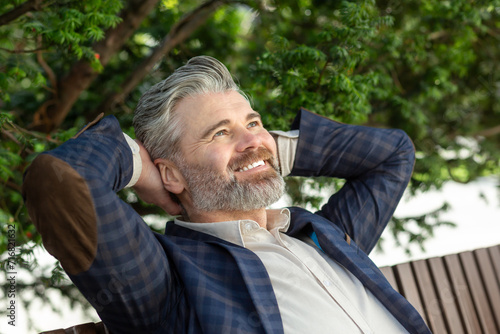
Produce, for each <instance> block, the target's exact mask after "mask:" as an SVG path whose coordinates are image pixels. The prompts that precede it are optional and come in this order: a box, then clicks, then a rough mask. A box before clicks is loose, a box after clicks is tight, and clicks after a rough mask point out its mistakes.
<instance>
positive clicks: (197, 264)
mask: <svg viewBox="0 0 500 334" xmlns="http://www.w3.org/2000/svg"><path fill="white" fill-rule="evenodd" d="M134 127H135V130H136V135H137V138H138V142H134V141H132V140H131V139H130V138H127V137H126V136H124V135H123V134H122V133H121V131H120V128H119V124H118V122H117V120H116V119H114V118H113V117H107V118H105V119H103V120H101V121H98V122H96V123H95V124H93V123H91V124H89V125H88V126H87V128H85V129H84V130H82V131H81V132H80V133H79V134H78V135H77V136H76V138H75V139H73V140H70V141H68V142H67V143H65V144H63V145H61V146H60V147H59V148H57V149H55V150H53V151H51V152H47V153H45V154H42V155H40V156H39V157H37V159H35V161H34V162H33V164H32V165H31V167H30V168H29V169H28V171H27V172H26V175H25V182H24V185H23V193H24V196H25V199H26V205H27V207H28V210H29V213H30V216H31V217H32V219H33V221H34V223H35V225H36V226H37V228H38V230H39V231H40V233H41V235H42V238H43V241H44V245H45V247H46V248H47V250H48V251H49V252H50V253H51V254H53V255H54V256H56V257H57V258H58V259H59V260H60V262H61V264H62V266H63V267H64V269H65V270H66V272H67V273H68V275H69V277H70V278H71V279H72V281H73V282H74V283H75V285H76V286H77V287H78V288H79V289H80V290H81V291H82V293H83V294H84V295H85V296H86V298H87V299H88V300H89V301H90V303H91V304H92V305H93V306H94V307H95V308H96V310H97V312H98V313H99V315H100V317H101V318H102V319H103V321H104V323H105V324H106V326H107V327H108V328H109V329H110V331H111V332H113V333H202V332H203V333H283V332H285V333H384V334H385V333H406V332H409V333H429V330H428V328H427V326H426V325H425V323H424V321H423V320H422V319H421V317H420V316H419V314H418V313H417V312H416V311H415V309H414V308H413V307H412V306H411V305H410V304H409V303H408V302H407V301H406V300H405V299H404V298H403V297H402V296H401V295H399V294H398V293H397V292H396V291H394V290H393V289H392V288H391V286H390V285H389V283H388V282H387V280H386V279H385V278H384V276H383V275H382V273H381V272H380V271H379V270H378V268H377V267H376V266H375V265H374V264H373V262H371V260H370V259H369V258H368V256H367V255H366V254H367V253H369V252H370V250H371V249H372V248H373V247H374V246H375V244H376V242H377V240H378V238H379V237H380V234H381V233H382V230H383V229H384V227H385V225H386V224H387V222H388V220H389V219H390V217H391V215H392V213H393V211H394V210H395V207H396V205H397V203H398V201H399V199H400V198H401V196H402V194H403V191H404V189H405V187H406V185H407V183H408V180H409V177H410V175H411V172H412V168H413V162H414V149H413V145H412V143H411V141H410V140H409V138H408V137H407V136H406V135H405V134H404V133H403V132H402V131H399V130H385V129H373V128H367V127H359V126H351V125H345V124H339V123H336V122H333V121H331V120H329V119H326V118H323V117H320V116H318V115H315V114H313V113H311V112H308V111H306V110H301V111H300V112H299V115H298V116H297V119H296V120H295V122H294V125H293V126H292V129H293V130H292V131H291V132H289V133H283V132H277V133H274V134H273V135H271V134H270V133H269V132H267V131H266V130H265V129H264V127H263V124H262V121H261V119H260V115H259V114H258V113H257V112H256V111H254V110H253V109H252V108H251V106H250V104H249V103H248V101H247V99H246V98H245V97H244V95H243V94H242V93H241V92H240V91H239V88H238V87H237V86H236V85H235V84H234V82H233V80H232V78H231V75H230V74H229V72H228V71H227V69H226V68H225V67H224V66H223V65H222V64H221V63H220V62H218V61H217V60H215V59H213V58H210V57H195V58H193V59H191V60H190V61H189V62H188V63H187V64H186V65H185V66H183V67H181V68H179V69H178V70H177V71H175V72H174V74H172V75H171V76H170V77H169V78H167V79H166V80H165V81H163V82H161V83H159V84H157V85H156V86H154V87H152V88H151V89H150V91H148V92H147V93H146V94H145V95H144V96H143V97H142V98H141V101H140V102H139V104H138V106H137V109H136V114H135V118H134ZM276 143H277V144H276ZM280 174H283V175H288V174H291V175H299V176H330V177H341V178H345V179H346V183H345V185H344V186H343V187H342V189H341V190H340V191H338V192H337V193H335V194H334V195H333V196H332V197H331V198H330V200H329V201H328V203H327V204H326V205H324V206H323V208H322V209H321V210H320V211H318V212H316V213H315V214H313V213H311V212H309V211H306V210H304V209H300V208H288V209H283V210H266V207H267V206H268V205H270V204H272V203H274V202H275V201H277V200H278V199H279V198H280V196H281V195H282V194H283V189H284V186H283V179H282V175H280ZM126 186H134V188H135V190H136V191H137V193H138V194H139V196H140V197H141V198H143V199H144V200H146V201H148V202H151V203H155V204H157V205H159V206H160V207H162V208H164V209H165V210H166V211H167V212H169V213H170V214H173V215H178V214H180V215H181V217H179V218H177V219H176V220H174V221H173V222H169V223H167V225H166V231H165V235H159V234H155V233H153V232H151V230H150V229H149V228H148V226H147V225H146V224H145V223H144V222H143V221H142V219H141V217H140V216H139V215H138V214H137V213H136V212H134V211H133V210H132V209H131V207H130V206H128V205H127V204H125V203H123V202H122V201H120V200H119V198H118V197H117V196H116V192H117V191H119V190H120V189H123V188H124V187H126Z"/></svg>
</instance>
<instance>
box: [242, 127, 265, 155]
mask: <svg viewBox="0 0 500 334" xmlns="http://www.w3.org/2000/svg"><path fill="white" fill-rule="evenodd" d="M261 145H262V138H261V136H260V134H258V133H254V132H252V131H250V130H249V129H242V130H241V131H240V132H239V133H238V139H237V143H236V151H237V152H245V151H247V150H256V149H258V148H259V147H260V146H261Z"/></svg>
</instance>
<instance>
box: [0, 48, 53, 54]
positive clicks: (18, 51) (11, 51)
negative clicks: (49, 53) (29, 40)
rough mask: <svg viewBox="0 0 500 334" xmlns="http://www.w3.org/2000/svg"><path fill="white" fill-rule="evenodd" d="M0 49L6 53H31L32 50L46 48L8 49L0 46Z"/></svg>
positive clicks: (37, 50)
mask: <svg viewBox="0 0 500 334" xmlns="http://www.w3.org/2000/svg"><path fill="white" fill-rule="evenodd" d="M0 50H1V51H5V52H8V53H33V52H39V51H44V50H47V49H46V48H36V49H33V50H9V49H6V48H0Z"/></svg>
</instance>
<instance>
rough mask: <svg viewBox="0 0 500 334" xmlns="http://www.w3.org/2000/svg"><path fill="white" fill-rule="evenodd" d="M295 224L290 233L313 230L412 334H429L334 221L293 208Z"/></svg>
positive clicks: (323, 245)
mask: <svg viewBox="0 0 500 334" xmlns="http://www.w3.org/2000/svg"><path fill="white" fill-rule="evenodd" d="M290 211H291V213H292V217H291V220H292V224H291V226H290V229H289V231H288V232H287V234H289V235H291V236H294V235H297V234H298V233H301V232H303V231H307V230H310V229H312V230H313V231H314V232H316V235H317V238H318V242H319V246H321V249H322V250H323V251H324V252H325V253H326V254H327V255H328V256H330V257H331V258H332V259H334V260H335V261H337V262H338V263H340V264H341V265H342V266H344V268H346V269H347V270H349V271H350V272H351V273H352V274H353V275H354V276H356V277H357V278H358V279H359V281H360V282H361V283H362V284H363V285H364V286H365V287H366V288H367V289H369V290H370V291H371V293H372V294H373V295H374V296H375V297H376V298H377V299H378V300H379V301H380V302H381V303H382V304H383V305H384V306H385V307H386V308H387V309H388V310H389V312H391V314H392V315H393V316H394V317H395V318H396V319H397V320H398V321H399V322H400V323H401V324H402V325H403V326H404V327H405V328H406V329H407V330H408V331H409V332H410V333H429V329H428V327H427V325H426V324H425V322H424V321H423V319H422V317H421V316H420V314H419V313H418V312H417V310H415V308H414V307H413V306H412V305H411V304H410V303H409V302H408V301H407V300H406V299H405V298H404V297H403V296H401V295H400V294H399V293H398V292H397V291H396V290H394V289H393V288H392V286H391V285H390V283H389V282H388V281H387V279H386V278H385V276H384V275H383V274H382V272H381V271H380V270H379V269H378V267H377V266H376V265H375V264H374V263H373V261H372V260H371V259H370V258H369V257H368V255H367V254H365V253H364V252H363V251H361V250H360V249H359V247H358V246H357V245H356V243H355V242H354V241H353V240H349V242H347V241H346V235H345V233H344V232H343V231H341V230H340V228H338V227H337V226H336V225H334V224H333V223H332V222H331V221H329V220H327V219H325V218H323V217H321V216H319V215H315V214H312V213H311V212H309V211H306V210H303V209H300V208H290Z"/></svg>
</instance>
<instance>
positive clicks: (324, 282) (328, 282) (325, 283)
mask: <svg viewBox="0 0 500 334" xmlns="http://www.w3.org/2000/svg"><path fill="white" fill-rule="evenodd" d="M323 284H324V286H330V284H332V283H331V282H330V281H329V280H326V279H325V280H323Z"/></svg>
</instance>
